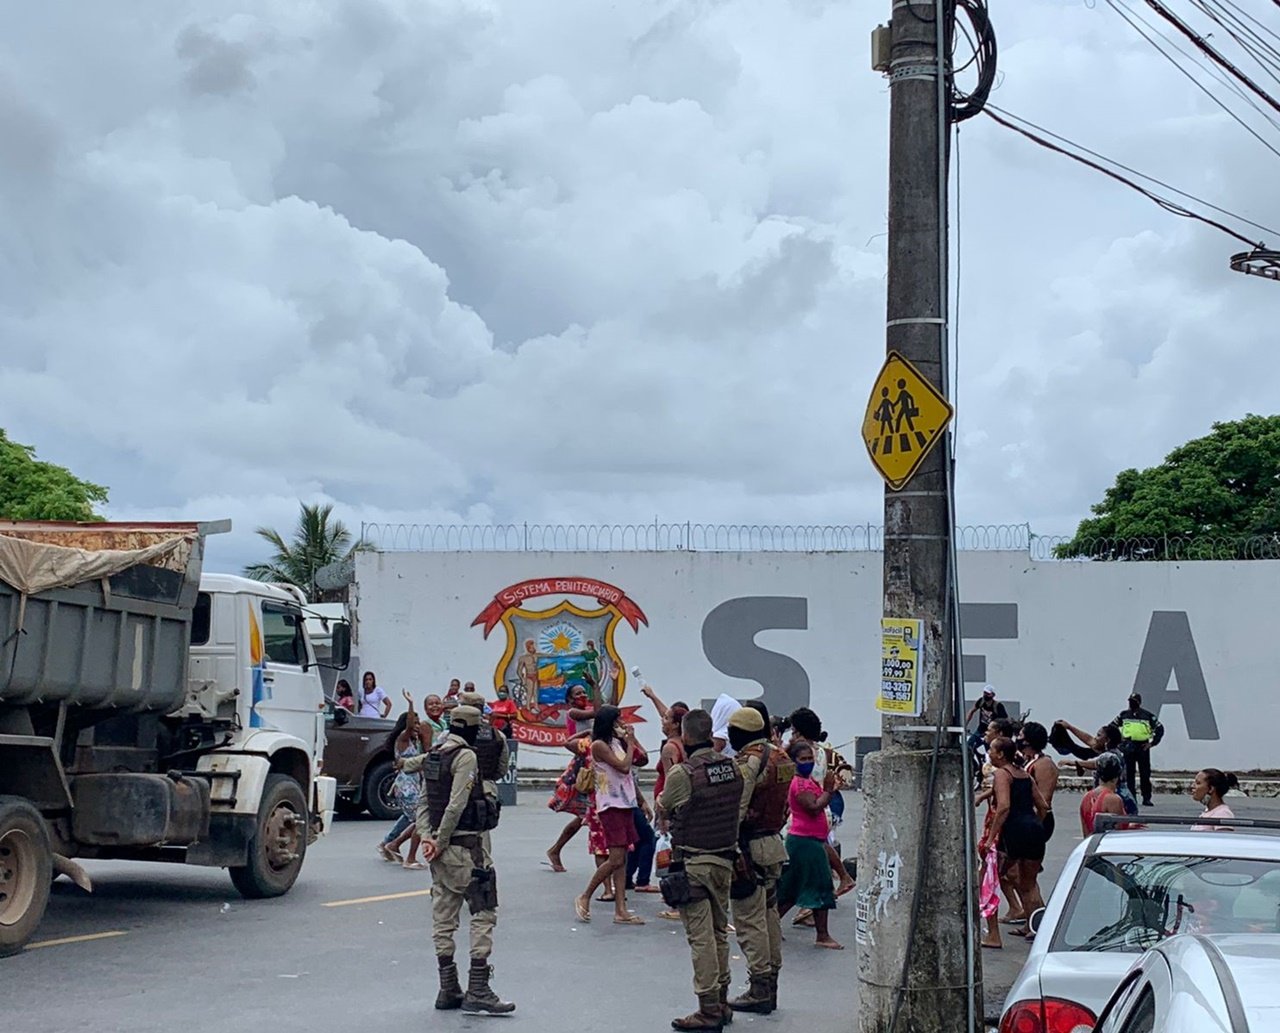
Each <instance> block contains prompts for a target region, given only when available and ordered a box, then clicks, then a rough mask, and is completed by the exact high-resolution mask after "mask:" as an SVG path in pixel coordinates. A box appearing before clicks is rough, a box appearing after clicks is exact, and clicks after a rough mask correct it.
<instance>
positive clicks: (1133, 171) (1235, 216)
mask: <svg viewBox="0 0 1280 1033" xmlns="http://www.w3.org/2000/svg"><path fill="white" fill-rule="evenodd" d="M988 106H989V107H990V109H991V110H992V111H995V112H998V113H999V114H1001V115H1003V116H1004V117H1005V118H1008V119H1013V120H1014V121H1016V122H1020V123H1021V124H1022V125H1023V126H1026V127H1029V128H1031V129H1033V130H1035V131H1036V132H1037V133H1043V134H1044V135H1045V136H1047V137H1049V138H1051V139H1053V140H1057V141H1058V142H1059V143H1061V144H1065V145H1066V146H1068V147H1074V148H1075V149H1076V150H1078V151H1083V152H1084V153H1085V154H1088V155H1089V156H1091V157H1093V158H1097V159H1098V160H1099V161H1104V162H1107V163H1108V164H1110V165H1114V166H1115V167H1116V168H1118V169H1121V170H1123V171H1125V172H1128V173H1129V174H1130V175H1133V176H1137V177H1138V178H1139V179H1145V180H1146V181H1147V182H1149V183H1154V184H1155V185H1156V186H1158V187H1162V188H1163V189H1165V190H1169V191H1172V192H1173V193H1175V194H1178V195H1179V196H1181V197H1185V198H1186V199H1187V200H1189V201H1194V202H1195V203H1196V204H1198V205H1202V206H1203V207H1205V208H1210V209H1212V210H1213V211H1215V212H1218V213H1219V214H1220V215H1225V216H1227V217H1228V218H1230V219H1233V220H1235V221H1236V222H1238V223H1241V224H1243V225H1245V226H1252V227H1253V228H1254V229H1256V230H1262V232H1263V233H1269V234H1271V235H1272V236H1273V237H1276V238H1280V230H1276V229H1273V228H1272V227H1270V226H1264V225H1263V224H1262V223H1260V222H1254V221H1253V220H1252V219H1246V218H1245V217H1244V216H1243V215H1238V214H1237V213H1235V212H1233V211H1231V210H1230V209H1228V208H1223V207H1221V206H1220V205H1216V204H1214V203H1213V202H1212V201H1206V200H1205V199H1204V198H1203V197H1198V196H1196V195H1195V194H1192V193H1188V192H1187V191H1186V190H1179V189H1178V188H1177V187H1175V186H1172V185H1170V184H1168V183H1166V182H1165V181H1164V180H1162V179H1157V178H1156V177H1155V176H1149V175H1147V174H1146V173H1145V172H1140V171H1138V170H1137V169H1135V168H1130V167H1129V166H1128V165H1126V164H1124V163H1123V162H1120V161H1116V159H1115V158H1108V157H1107V156H1106V155H1105V154H1099V153H1098V152H1097V151H1094V150H1090V149H1089V148H1088V147H1086V146H1084V144H1080V143H1076V142H1075V141H1074V140H1069V139H1068V138H1067V137H1065V136H1061V135H1059V134H1058V133H1055V132H1053V131H1052V130H1050V129H1046V128H1045V127H1044V126H1039V125H1036V124H1035V123H1034V122H1032V121H1031V120H1030V119H1029V118H1023V117H1022V116H1021V115H1015V114H1013V113H1012V112H1009V111H1005V110H1004V109H1003V108H1000V107H997V106H996V105H995V104H991V105H988ZM956 174H957V177H958V176H959V167H958V160H957V169H956Z"/></svg>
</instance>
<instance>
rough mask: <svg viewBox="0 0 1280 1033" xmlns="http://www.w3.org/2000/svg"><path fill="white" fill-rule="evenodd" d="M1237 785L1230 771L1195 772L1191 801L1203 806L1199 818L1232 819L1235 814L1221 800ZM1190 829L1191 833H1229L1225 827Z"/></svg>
mask: <svg viewBox="0 0 1280 1033" xmlns="http://www.w3.org/2000/svg"><path fill="white" fill-rule="evenodd" d="M1239 784H1240V781H1239V779H1237V778H1236V776H1235V775H1233V774H1232V773H1231V772H1230V771H1219V770H1218V769H1217V768H1205V769H1204V770H1203V771H1198V772H1196V780H1195V782H1194V783H1193V784H1192V786H1191V799H1193V800H1195V801H1196V803H1198V804H1201V805H1203V806H1204V813H1203V814H1201V815H1200V817H1202V818H1234V817H1235V813H1234V812H1233V811H1232V810H1231V808H1230V807H1228V806H1227V805H1226V804H1225V803H1223V802H1222V798H1223V797H1224V796H1226V795H1227V793H1229V792H1230V791H1231V790H1232V789H1234V788H1236V786H1238V785H1239ZM1191 829H1192V831H1193V832H1210V831H1222V832H1230V831H1231V829H1230V828H1228V827H1227V826H1226V825H1192V826H1191Z"/></svg>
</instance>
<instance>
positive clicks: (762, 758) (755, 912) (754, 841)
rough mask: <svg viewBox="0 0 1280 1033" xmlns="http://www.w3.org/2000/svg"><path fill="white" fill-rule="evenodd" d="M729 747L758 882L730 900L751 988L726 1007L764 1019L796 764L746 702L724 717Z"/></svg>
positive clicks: (778, 938)
mask: <svg viewBox="0 0 1280 1033" xmlns="http://www.w3.org/2000/svg"><path fill="white" fill-rule="evenodd" d="M729 745H730V746H732V747H733V749H734V754H735V759H736V760H737V762H738V766H739V768H741V770H742V777H743V779H744V780H745V782H746V791H745V792H744V793H743V795H742V807H741V811H740V817H741V819H742V825H741V828H740V829H739V832H738V835H739V839H740V842H741V844H742V846H743V848H744V850H745V853H746V856H747V858H748V859H749V860H750V862H751V864H752V866H753V868H754V869H755V874H756V879H757V882H756V887H755V890H754V891H753V892H752V893H751V895H750V896H747V897H743V898H742V899H740V900H735V901H734V902H733V926H734V928H735V929H736V930H737V931H738V943H740V944H741V945H742V954H743V956H744V957H745V958H746V959H747V972H748V973H749V974H750V976H751V987H750V989H748V991H747V992H746V993H745V994H744V995H743V996H741V997H738V998H735V999H734V1000H732V1001H730V1002H729V1004H730V1005H731V1006H732V1008H733V1009H734V1010H735V1011H746V1012H756V1013H757V1014H760V1015H768V1014H770V1013H771V1012H772V1011H773V1010H774V1009H775V1008H777V1007H778V970H779V969H781V968H782V921H781V919H780V918H779V917H778V879H779V878H781V876H782V869H783V866H784V865H785V864H786V861H787V847H786V844H785V843H783V841H782V836H781V835H780V833H781V831H782V826H783V825H785V824H786V822H787V794H788V791H789V790H790V788H791V780H792V778H794V777H795V773H796V766H795V764H793V763H792V761H791V758H790V757H788V756H787V751H786V750H782V749H779V748H778V747H776V746H773V745H772V744H770V742H769V726H768V722H767V721H766V720H765V717H764V714H763V713H762V712H761V710H760V709H756V707H755V706H754V705H753V704H751V703H748V704H747V705H746V706H744V707H743V708H742V709H741V710H738V711H736V712H735V713H734V714H733V716H732V717H730V718H729Z"/></svg>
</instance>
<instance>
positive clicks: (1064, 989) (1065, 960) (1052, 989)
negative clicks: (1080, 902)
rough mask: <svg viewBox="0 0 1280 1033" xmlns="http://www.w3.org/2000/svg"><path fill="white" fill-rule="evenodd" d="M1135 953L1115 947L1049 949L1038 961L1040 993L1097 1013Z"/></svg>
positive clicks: (1133, 958) (1131, 961) (1129, 964)
mask: <svg viewBox="0 0 1280 1033" xmlns="http://www.w3.org/2000/svg"><path fill="white" fill-rule="evenodd" d="M1139 956H1140V955H1139V954H1129V953H1121V952H1119V951H1050V952H1049V953H1048V954H1046V955H1044V957H1043V959H1042V960H1041V962H1040V993H1041V996H1043V997H1061V998H1063V999H1064V1000H1067V1001H1075V1002H1076V1003H1077V1004H1083V1005H1084V1006H1085V1007H1086V1008H1088V1009H1089V1010H1090V1011H1091V1012H1093V1014H1094V1015H1097V1014H1098V1012H1100V1011H1101V1010H1102V1006H1103V1005H1105V1004H1106V1003H1107V1000H1108V998H1110V997H1111V992H1112V991H1113V990H1115V988H1116V987H1117V986H1119V985H1120V980H1121V979H1123V978H1124V974H1125V973H1126V972H1128V971H1129V968H1130V966H1131V965H1132V964H1133V962H1134V960H1135V959H1136V958H1138V957H1139Z"/></svg>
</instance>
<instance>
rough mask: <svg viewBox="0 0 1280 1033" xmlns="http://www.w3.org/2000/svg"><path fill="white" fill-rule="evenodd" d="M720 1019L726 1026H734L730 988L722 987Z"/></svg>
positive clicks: (726, 985) (725, 985)
mask: <svg viewBox="0 0 1280 1033" xmlns="http://www.w3.org/2000/svg"><path fill="white" fill-rule="evenodd" d="M720 1018H721V1020H722V1021H723V1022H724V1024H725V1025H726V1026H731V1025H733V1008H732V1007H731V1006H730V1004H729V986H728V984H727V983H726V984H724V985H723V986H721V987H720Z"/></svg>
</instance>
